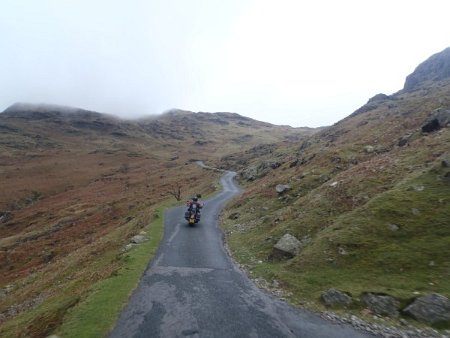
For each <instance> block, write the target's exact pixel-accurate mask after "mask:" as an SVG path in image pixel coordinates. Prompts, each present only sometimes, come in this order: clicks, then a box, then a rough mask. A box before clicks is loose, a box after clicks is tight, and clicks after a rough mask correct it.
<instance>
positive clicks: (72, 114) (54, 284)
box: [0, 104, 309, 337]
mask: <svg viewBox="0 0 450 338" xmlns="http://www.w3.org/2000/svg"><path fill="white" fill-rule="evenodd" d="M223 126H226V128H228V129H227V130H224V129H223ZM0 131H1V133H0V182H1V184H2V188H1V189H0V287H1V289H0V300H1V301H0V323H1V326H0V336H2V337H10V336H11V337H12V336H26V337H45V336H47V335H48V334H50V333H52V332H54V331H55V330H57V328H58V327H59V326H60V325H61V323H64V321H65V318H66V313H67V312H68V311H69V312H71V311H72V310H71V309H74V308H77V307H83V306H84V305H83V304H84V303H85V301H86V300H88V299H91V298H90V297H91V295H92V294H93V293H94V292H97V287H96V285H104V284H102V283H105V281H106V280H111V279H114V278H116V277H115V276H117V275H121V272H120V271H124V270H123V269H129V268H130V267H128V265H127V264H128V263H127V262H129V259H130V258H129V257H131V256H130V255H132V254H131V253H128V252H125V253H124V252H123V249H124V247H125V246H126V245H127V244H128V243H129V242H130V239H131V238H132V237H133V236H134V235H137V234H139V233H140V232H141V231H143V230H145V231H146V232H147V235H146V236H147V237H149V238H151V239H152V240H154V238H158V236H159V235H158V233H159V232H160V231H159V230H158V229H157V228H155V227H154V226H152V225H151V224H153V223H152V222H153V221H155V220H156V221H157V220H158V219H157V213H156V210H157V208H158V207H159V206H160V205H161V203H162V202H165V201H175V199H174V198H173V196H172V195H171V192H176V191H177V190H178V188H179V189H180V190H181V198H182V200H185V199H187V198H189V196H192V195H193V194H194V193H197V192H199V193H202V194H205V195H206V194H208V193H212V192H214V191H215V190H216V189H217V180H218V174H217V173H214V172H212V171H205V170H202V169H201V168H200V167H198V166H197V165H195V164H194V163H193V162H192V161H193V160H195V159H206V160H214V159H217V158H218V157H219V156H222V155H224V154H227V152H228V151H229V149H231V150H233V151H238V150H245V149H248V148H251V147H253V146H254V145H255V144H256V143H259V142H261V143H268V142H273V141H274V140H277V141H280V140H283V139H284V138H285V135H289V134H290V135H294V137H296V135H299V134H302V133H303V131H302V130H296V129H294V128H288V127H276V126H272V125H269V124H264V123H260V122H257V121H254V120H250V119H246V118H243V117H240V116H239V115H236V114H226V113H221V114H206V113H203V114H194V113H189V112H172V113H169V114H166V115H163V116H160V117H158V118H153V119H148V120H140V121H124V120H120V119H117V118H114V117H112V116H107V115H104V114H99V113H95V112H89V111H83V110H78V109H73V108H66V107H57V106H48V105H41V106H36V105H24V104H18V105H14V106H12V107H11V108H9V109H7V110H6V111H5V112H3V113H1V114H0ZM308 132H309V131H308ZM155 224H156V223H155ZM153 245H154V246H155V245H156V247H157V243H156V244H155V243H154V244H153ZM133 250H134V249H133ZM144 253H145V252H144ZM146 254H147V256H146V258H145V257H144V258H143V262H144V263H145V261H146V260H147V261H148V259H150V257H151V250H149V251H148V252H146ZM140 261H142V258H141V259H140ZM139 266H140V269H141V271H142V269H143V268H144V267H145V264H144V265H142V264H141V265H139ZM133 269H135V268H133ZM125 271H126V270H125ZM139 275H140V273H139V271H138V272H133V276H134V277H133V278H134V282H133V280H131V281H127V282H126V283H127V284H126V285H129V287H132V286H133V285H135V283H136V282H137V278H138V277H139ZM108 283H114V282H106V284H105V285H107V284H108ZM130 291H131V290H130V289H128V290H124V291H123V292H122V293H121V294H122V295H125V299H126V296H127V294H129V292H130ZM119 301H120V300H119ZM123 301H124V300H122V302H123ZM109 320H110V323H109V325H111V323H112V322H113V321H114V318H109ZM71 325H76V323H75V324H74V323H73V319H72V324H71ZM103 326H104V325H103ZM103 326H102V327H103Z"/></svg>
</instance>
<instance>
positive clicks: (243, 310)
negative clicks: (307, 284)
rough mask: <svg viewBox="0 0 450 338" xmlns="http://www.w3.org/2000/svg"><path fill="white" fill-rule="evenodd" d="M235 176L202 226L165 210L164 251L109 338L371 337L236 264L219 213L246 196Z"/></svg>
mask: <svg viewBox="0 0 450 338" xmlns="http://www.w3.org/2000/svg"><path fill="white" fill-rule="evenodd" d="M234 175H235V174H234V173H231V172H228V173H226V174H225V175H224V176H223V177H222V179H221V184H222V186H223V191H222V192H221V193H220V194H218V195H216V196H215V197H214V198H212V199H210V200H207V201H206V202H205V207H204V208H203V212H202V219H201V222H200V223H199V224H197V225H196V226H195V227H190V226H188V225H187V224H186V222H185V221H184V219H183V215H184V211H185V208H184V207H177V208H172V209H169V210H167V211H166V213H165V226H166V228H165V234H164V239H163V241H162V242H161V245H160V248H159V249H158V253H157V255H156V257H155V259H154V260H153V262H152V263H151V264H150V265H149V267H148V268H147V270H146V272H145V273H144V275H143V277H142V279H141V282H140V284H139V286H138V288H137V289H136V290H135V291H134V293H133V295H132V297H131V299H130V301H129V303H128V305H127V306H126V308H125V309H124V310H123V312H122V313H121V315H120V317H119V319H118V321H117V323H116V327H115V328H114V330H113V331H112V332H111V334H110V337H111V338H113V337H114V338H115V337H120V338H123V337H136V338H137V337H225V338H231V337H270V338H273V337H314V338H318V337H333V338H336V337H345V338H351V337H372V336H370V335H366V334H365V333H363V332H361V331H356V330H355V329H354V328H352V327H351V326H344V325H342V324H334V323H331V322H328V321H325V320H324V319H322V318H320V317H319V316H317V315H315V314H313V313H310V312H307V311H304V310H299V309H295V308H293V307H291V306H289V305H288V304H286V303H285V302H283V301H281V300H279V299H277V298H275V297H273V296H271V295H269V294H267V293H265V292H264V291H262V290H260V289H258V288H257V287H256V286H255V285H254V284H253V282H251V281H250V280H249V279H248V278H247V277H246V276H245V274H244V273H242V272H241V271H240V270H239V269H238V268H237V267H236V266H235V265H234V264H233V263H232V261H231V260H230V258H229V257H228V256H227V254H226V252H225V249H224V247H223V243H222V238H223V234H222V232H221V231H220V229H219V228H218V225H217V218H218V214H219V212H220V210H221V208H222V207H223V205H224V204H225V202H226V201H227V200H229V199H230V198H231V197H233V196H235V195H237V194H239V188H238V187H237V186H236V185H235V183H234V181H233V177H234Z"/></svg>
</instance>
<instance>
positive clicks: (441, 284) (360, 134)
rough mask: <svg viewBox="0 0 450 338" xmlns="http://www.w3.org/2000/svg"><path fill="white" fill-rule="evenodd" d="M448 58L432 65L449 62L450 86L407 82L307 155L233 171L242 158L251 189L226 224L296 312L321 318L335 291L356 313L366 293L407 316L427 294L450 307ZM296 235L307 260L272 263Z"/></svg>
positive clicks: (265, 159) (279, 153) (283, 153)
mask: <svg viewBox="0 0 450 338" xmlns="http://www.w3.org/2000/svg"><path fill="white" fill-rule="evenodd" d="M447 51H448V50H446V51H444V52H443V53H442V54H441V55H439V56H438V57H437V56H433V57H432V58H431V59H430V62H431V63H434V62H435V60H436V59H437V58H441V57H443V58H444V59H445V60H446V61H445V64H446V65H447V66H445V67H444V68H442V69H441V68H440V69H441V71H442V72H443V73H442V74H443V75H442V76H438V77H437V78H438V79H439V81H433V82H429V79H431V78H430V77H428V76H425V77H422V75H419V74H415V73H413V75H414V76H416V75H417V77H416V78H417V79H422V78H423V79H424V81H425V82H421V81H422V80H420V81H419V80H418V82H417V83H419V82H420V86H418V87H414V88H416V89H411V88H410V87H409V86H408V81H407V85H406V86H405V87H406V88H405V89H404V90H402V91H400V92H398V93H396V94H394V95H391V96H387V95H383V94H379V95H376V96H375V97H374V98H372V99H370V100H369V102H368V103H367V104H366V105H365V106H363V107H361V108H360V109H358V110H357V111H355V112H354V113H353V114H351V115H350V116H349V117H347V118H345V119H343V120H342V121H339V122H338V123H336V124H335V125H333V126H331V127H328V128H325V129H324V130H321V131H320V132H318V133H317V134H315V135H313V136H312V137H310V138H308V139H307V140H305V141H303V142H301V143H298V144H297V145H295V146H293V145H285V144H284V145H283V144H281V145H280V144H278V145H273V146H271V147H266V149H265V150H264V151H261V149H256V148H255V149H253V151H252V152H246V153H245V152H244V153H240V154H237V155H233V156H228V157H226V158H225V159H224V160H223V163H226V164H227V165H228V164H229V163H230V161H233V159H235V161H234V165H235V167H236V168H238V169H240V172H239V173H240V177H241V181H242V183H243V184H245V185H246V187H247V189H246V192H245V193H244V194H243V195H242V196H241V197H240V198H238V199H237V200H236V201H235V202H234V203H232V204H231V205H230V206H229V211H228V213H226V214H224V217H223V225H224V227H225V229H226V233H227V238H228V242H229V244H230V247H231V249H232V251H233V252H234V254H235V256H236V258H237V259H238V260H240V261H241V262H242V263H243V264H245V265H246V266H247V268H248V269H249V270H250V272H251V273H253V274H255V275H256V276H259V277H263V278H264V279H265V280H266V282H267V283H268V284H267V285H269V286H270V285H277V286H278V285H279V286H280V288H281V289H284V291H285V292H286V293H287V294H288V295H289V294H290V295H291V296H290V299H291V301H293V302H294V303H301V304H309V306H311V307H319V308H323V307H322V305H320V302H319V299H320V296H321V293H322V292H323V291H325V290H328V289H330V288H336V289H340V290H342V291H346V292H350V293H351V294H352V295H353V297H354V302H356V304H355V305H354V307H355V308H356V309H361V308H362V307H364V306H363V305H362V304H360V303H359V300H358V297H359V296H360V295H361V294H362V293H363V292H374V293H384V294H389V295H392V296H395V297H396V298H398V299H399V300H400V302H401V304H402V305H405V304H407V303H408V302H410V301H411V300H412V299H413V298H414V297H417V295H418V294H424V293H431V292H437V293H441V294H443V295H446V296H447V297H448V296H450V285H449V283H448V280H449V278H450V261H449V257H450V222H449V220H450V169H449V166H450V152H449V149H450V147H449V146H450V130H449V128H448V123H449V122H450V116H449V115H450V79H449V76H448V75H445V74H449V73H448V65H449V63H448V52H447ZM431 68H432V69H435V68H434V67H431ZM423 69H429V65H428V64H427V62H425V63H424V64H422V65H421V66H420V67H418V71H419V72H422V71H423ZM414 76H412V77H411V76H410V77H409V79H411V78H414ZM436 76H437V75H436ZM432 78H433V79H435V78H436V77H435V76H434V75H433V76H432ZM258 150H259V151H258ZM236 159H239V161H236ZM277 185H281V186H279V189H278V192H277V190H276V186H277ZM283 185H284V186H285V187H283ZM236 209H237V210H236ZM286 233H289V234H291V235H294V236H295V237H296V238H298V239H299V240H300V241H301V247H302V248H301V250H300V253H299V254H298V255H297V256H295V257H294V258H292V259H288V260H281V261H279V260H276V259H272V255H273V246H274V244H275V243H277V241H278V240H279V239H280V238H281V237H282V236H283V235H284V234H286ZM370 317H371V316H369V318H370Z"/></svg>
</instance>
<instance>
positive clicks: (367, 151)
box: [364, 146, 375, 154]
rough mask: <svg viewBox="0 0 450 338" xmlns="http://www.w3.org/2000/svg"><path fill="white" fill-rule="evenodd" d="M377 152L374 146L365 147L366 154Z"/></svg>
mask: <svg viewBox="0 0 450 338" xmlns="http://www.w3.org/2000/svg"><path fill="white" fill-rule="evenodd" d="M374 151H375V147H373V146H365V147H364V152H366V153H367V154H371V153H373V152H374Z"/></svg>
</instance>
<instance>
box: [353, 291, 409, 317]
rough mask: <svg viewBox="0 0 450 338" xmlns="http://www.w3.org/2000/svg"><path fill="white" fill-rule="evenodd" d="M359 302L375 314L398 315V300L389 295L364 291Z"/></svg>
mask: <svg viewBox="0 0 450 338" xmlns="http://www.w3.org/2000/svg"><path fill="white" fill-rule="evenodd" d="M361 302H362V303H363V304H364V306H366V307H367V308H368V309H369V310H370V311H371V312H373V313H375V314H377V315H383V316H389V317H398V315H399V312H398V309H399V307H400V302H399V301H398V300H396V299H395V298H394V297H391V296H389V295H385V294H375V293H370V292H367V293H366V292H365V293H363V294H362V295H361Z"/></svg>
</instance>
